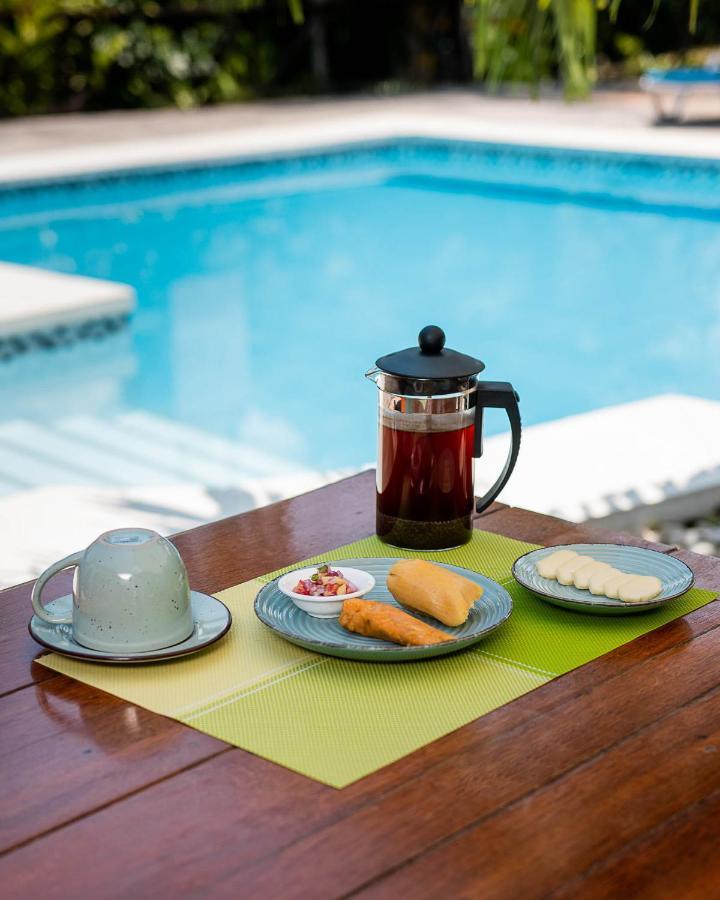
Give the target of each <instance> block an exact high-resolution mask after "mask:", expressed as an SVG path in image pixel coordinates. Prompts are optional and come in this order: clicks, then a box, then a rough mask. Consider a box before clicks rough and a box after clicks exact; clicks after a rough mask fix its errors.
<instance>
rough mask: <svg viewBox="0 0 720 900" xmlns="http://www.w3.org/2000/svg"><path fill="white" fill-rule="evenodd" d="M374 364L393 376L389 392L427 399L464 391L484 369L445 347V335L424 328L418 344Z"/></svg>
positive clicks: (439, 330) (475, 361)
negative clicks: (467, 383)
mask: <svg viewBox="0 0 720 900" xmlns="http://www.w3.org/2000/svg"><path fill="white" fill-rule="evenodd" d="M375 365H376V366H377V367H378V369H380V370H381V371H382V372H384V373H385V374H386V375H390V376H393V378H394V380H393V381H392V382H390V384H391V387H390V390H392V391H395V392H396V393H401V394H407V395H411V396H430V395H432V394H439V393H448V394H449V393H453V392H454V391H459V390H464V389H465V387H466V386H467V385H466V382H467V380H468V379H469V378H473V377H474V376H475V375H477V374H478V373H479V372H482V370H483V369H484V368H485V366H484V364H483V363H482V361H481V360H479V359H475V358H474V357H473V356H466V355H465V354H464V353H458V352H457V350H453V349H452V348H450V347H446V346H445V332H444V331H443V330H442V328H439V327H438V326H437V325H426V326H425V327H424V328H423V329H422V331H421V332H420V334H419V335H418V343H417V344H416V345H415V346H414V347H408V348H407V349H406V350H397V351H396V352H395V353H388V354H387V355H386V356H381V357H380V359H378V360H377V361H376V363H375Z"/></svg>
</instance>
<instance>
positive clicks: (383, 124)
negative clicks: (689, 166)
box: [0, 115, 720, 189]
mask: <svg viewBox="0 0 720 900" xmlns="http://www.w3.org/2000/svg"><path fill="white" fill-rule="evenodd" d="M693 137H695V140H693V139H692V138H693ZM425 139H430V140H448V141H468V142H474V143H487V144H495V145H497V144H505V145H507V146H521V147H526V148H536V149H538V150H558V151H563V150H565V151H567V150H576V151H578V152H590V153H601V154H610V155H632V156H651V157H655V158H664V159H667V160H668V162H670V161H672V160H675V161H681V160H685V161H690V160H692V161H694V162H697V163H703V162H705V163H716V162H720V141H708V140H697V136H693V135H685V134H680V135H678V134H671V133H668V132H657V131H640V130H633V131H629V130H622V129H609V128H598V129H589V128H587V127H578V126H555V127H554V128H553V129H552V131H549V130H548V128H547V127H545V126H543V127H538V126H537V125H536V124H525V125H518V124H517V123H515V122H513V123H496V122H489V121H482V120H480V121H468V120H467V119H466V118H446V117H442V118H437V119H433V118H430V117H427V116H422V117H421V116H408V115H404V116H397V115H389V116H388V115H385V116H379V115H373V116H368V117H360V118H357V117H356V118H353V119H351V118H349V117H348V118H347V119H344V120H340V121H333V122H325V123H317V122H316V123H309V124H307V125H305V124H303V125H302V126H283V127H280V128H277V127H268V126H265V127H255V128H244V129H235V130H232V131H220V132H218V131H213V132H208V133H205V134H201V135H183V136H178V135H171V136H163V137H162V138H155V139H153V140H148V141H121V142H120V141H119V142H114V143H111V144H103V145H100V146H93V147H70V148H68V149H66V150H62V151H57V150H53V151H41V152H37V153H30V154H22V155H20V154H18V155H16V156H6V157H3V158H0V189H1V188H7V189H12V188H23V187H32V186H41V185H42V184H48V183H57V182H58V181H65V180H84V179H86V178H88V179H89V178H94V177H102V176H108V175H109V176H122V175H125V174H132V173H136V172H139V171H143V170H144V171H152V170H155V169H167V168H182V167H183V166H198V165H212V164H219V165H223V164H231V163H233V162H237V163H241V162H244V161H251V160H259V159H264V158H269V157H270V158H271V157H273V156H278V155H287V154H293V153H307V152H313V151H323V150H334V149H338V148H341V147H352V146H354V145H358V144H364V143H376V142H383V141H398V140H409V141H412V140H425Z"/></svg>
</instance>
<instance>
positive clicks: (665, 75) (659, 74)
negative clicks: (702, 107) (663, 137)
mask: <svg viewBox="0 0 720 900" xmlns="http://www.w3.org/2000/svg"><path fill="white" fill-rule="evenodd" d="M640 87H641V88H642V89H643V90H644V91H646V92H647V93H649V94H650V96H651V97H652V99H653V102H654V104H655V111H656V113H657V117H658V119H659V120H663V119H680V118H681V117H682V114H683V109H684V105H685V98H686V97H687V96H688V94H708V93H717V94H720V65H718V64H716V63H715V62H713V64H712V65H709V66H707V67H706V68H702V69H700V68H684V69H668V70H662V69H650V70H649V71H647V72H646V73H645V74H644V75H643V76H642V78H641V79H640ZM667 96H670V97H672V98H674V102H673V104H672V107H671V111H670V112H667V111H666V110H665V108H664V106H663V100H664V98H665V97H667Z"/></svg>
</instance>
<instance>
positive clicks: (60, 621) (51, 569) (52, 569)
mask: <svg viewBox="0 0 720 900" xmlns="http://www.w3.org/2000/svg"><path fill="white" fill-rule="evenodd" d="M83 552H84V551H82V550H80V551H78V552H77V553H71V554H70V556H66V557H65V559H59V560H58V561H57V562H54V563H53V564H52V565H51V566H48V567H47V569H45V571H44V572H43V573H42V575H40V577H39V578H38V580H37V581H36V582H35V584H34V585H33V589H32V598H31V599H32V605H33V609H34V610H35V615H36V616H37V617H38V618H39V619H44V620H45V621H46V622H49V623H50V624H51V625H69V624H70V623H71V622H72V610H71V611H70V613H69V614H68V615H67V616H59V615H53V614H52V613H49V612H48V611H47V610H46V609H45V607H44V606H43V605H42V603H41V601H40V597H41V595H42V592H43V588H44V587H45V585H46V584H47V582H48V581H49V580H50V579H51V578H52V577H53V575H56V574H57V573H58V572H61V571H62V570H63V569H69V568H70V566H79V565H80V560H81V559H82V557H83Z"/></svg>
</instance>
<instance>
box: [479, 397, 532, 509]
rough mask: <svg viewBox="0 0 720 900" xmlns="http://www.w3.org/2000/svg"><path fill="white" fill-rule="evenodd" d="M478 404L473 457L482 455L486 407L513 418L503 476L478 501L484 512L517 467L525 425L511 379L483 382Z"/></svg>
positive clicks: (510, 418) (510, 419)
mask: <svg viewBox="0 0 720 900" xmlns="http://www.w3.org/2000/svg"><path fill="white" fill-rule="evenodd" d="M476 396H477V406H476V408H475V452H474V454H473V455H474V456H481V455H482V425H483V409H487V408H488V407H491V408H492V409H504V410H505V412H506V413H507V417H508V419H509V421H510V437H511V442H510V452H509V453H508V457H507V459H506V460H505V466H504V467H503V470H502V472H501V473H500V477H499V478H498V480H497V481H496V482H495V484H494V485H493V486H492V487H491V488H490V490H489V491H488V492H487V493H486V494H485V495H484V496H483V497H479V498H478V499H477V501H476V505H475V511H476V512H482V511H483V510H484V509H487V508H488V506H490V504H491V503H492V502H493V500H494V499H495V498H496V497H497V495H498V494H499V493H500V491H501V490H502V489H503V488H504V487H505V485H506V484H507V480H508V478H509V477H510V476H511V475H512V470H513V469H514V468H515V463H516V462H517V458H518V453H519V452H520V436H521V432H522V425H521V422H520V407H519V406H518V400H519V399H520V398H519V397H518V395H517V393H516V392H515V388H514V387H513V386H512V385H511V384H510V383H509V382H508V381H480V382H478V386H477V395H476Z"/></svg>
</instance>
